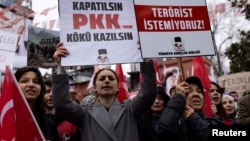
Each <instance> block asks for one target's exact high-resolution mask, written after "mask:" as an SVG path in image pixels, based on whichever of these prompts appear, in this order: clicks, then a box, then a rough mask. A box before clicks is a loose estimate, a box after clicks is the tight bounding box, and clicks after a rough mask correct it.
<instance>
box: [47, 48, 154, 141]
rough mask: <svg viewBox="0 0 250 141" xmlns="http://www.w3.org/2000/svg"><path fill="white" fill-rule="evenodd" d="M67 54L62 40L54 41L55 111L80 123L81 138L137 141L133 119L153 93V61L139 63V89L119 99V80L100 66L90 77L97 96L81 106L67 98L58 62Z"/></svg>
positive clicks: (64, 77)
mask: <svg viewBox="0 0 250 141" xmlns="http://www.w3.org/2000/svg"><path fill="white" fill-rule="evenodd" d="M67 55H69V52H68V50H67V49H66V48H65V47H64V46H63V44H62V43H60V44H58V45H57V49H56V52H55V53H54V58H55V60H56V61H57V63H58V65H59V66H58V70H57V74H55V75H53V76H52V82H53V98H54V100H55V101H54V102H55V103H54V104H55V107H56V114H58V115H60V116H61V117H63V118H65V119H66V120H68V121H70V122H72V123H74V124H76V125H78V126H79V127H81V129H82V132H81V133H82V136H81V137H82V140H83V141H112V140H117V141H130V140H131V141H139V139H138V132H137V121H138V120H139V119H140V118H141V116H142V115H143V114H144V113H145V112H146V111H147V110H148V109H149V107H150V106H151V105H152V104H153V102H154V99H155V97H156V93H157V91H156V90H157V89H156V83H155V82H156V72H155V70H154V63H153V62H152V61H149V62H142V63H141V65H140V67H141V74H142V81H141V89H140V92H139V94H138V95H137V96H136V97H135V98H134V99H133V100H129V99H128V100H126V101H124V102H123V103H120V102H119V101H118V99H117V98H116V94H117V92H118V90H119V89H118V82H119V81H118V77H117V74H116V73H115V71H114V70H112V69H110V68H103V69H100V70H99V71H98V72H97V73H96V74H95V77H94V79H93V85H94V89H95V92H96V94H97V99H96V101H95V102H94V103H93V104H87V105H86V106H82V107H81V106H80V105H79V104H76V103H74V102H72V100H70V96H69V94H68V89H69V80H68V75H67V74H65V71H63V67H62V66H60V63H59V60H60V58H61V57H66V56H67Z"/></svg>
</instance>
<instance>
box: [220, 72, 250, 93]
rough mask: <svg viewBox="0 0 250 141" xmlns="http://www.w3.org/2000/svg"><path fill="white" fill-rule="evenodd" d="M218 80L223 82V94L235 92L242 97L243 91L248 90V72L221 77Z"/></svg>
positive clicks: (249, 88)
mask: <svg viewBox="0 0 250 141" xmlns="http://www.w3.org/2000/svg"><path fill="white" fill-rule="evenodd" d="M218 79H219V82H222V81H223V80H225V82H226V83H225V93H229V92H231V91H236V92H238V93H239V94H240V95H242V94H243V93H244V92H245V91H247V90H250V72H240V73H233V74H229V75H223V76H220V77H219V78H218Z"/></svg>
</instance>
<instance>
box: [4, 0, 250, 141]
mask: <svg viewBox="0 0 250 141" xmlns="http://www.w3.org/2000/svg"><path fill="white" fill-rule="evenodd" d="M61 1H63V0H61ZM65 1H66V0H64V2H65ZM138 1H139V0H138ZM124 3H125V2H118V3H114V2H106V1H104V2H77V1H76V2H73V10H72V11H73V12H75V11H80V10H82V11H85V12H86V11H87V10H90V11H91V10H92V11H99V12H100V11H101V12H104V13H105V12H110V11H111V12H117V11H118V12H121V11H123V10H124V9H125V7H126V6H127V5H126V4H130V3H126V4H124ZM132 4H134V3H132ZM198 4H200V3H198ZM200 5H201V4H200ZM61 6H65V5H63V4H61ZM66 6H67V5H66ZM127 7H130V6H127ZM140 8H142V9H143V8H145V9H146V8H148V6H145V7H143V6H141V5H140V4H138V6H137V7H136V8H135V9H139V11H140ZM196 8H197V7H196V6H194V7H193V8H187V9H186V8H183V9H181V7H179V8H174V9H177V10H178V11H176V10H175V14H177V15H172V17H171V15H170V16H168V15H166V13H165V15H164V14H163V13H164V11H165V12H167V13H168V12H169V13H170V14H171V11H172V10H173V8H172V7H170V8H167V9H166V8H163V10H161V8H151V10H152V11H150V12H153V13H154V16H152V17H153V18H157V17H158V18H159V19H161V18H162V17H164V18H166V17H171V18H173V19H171V20H169V21H167V20H166V21H164V20H162V19H161V20H152V21H153V22H152V21H151V20H145V21H144V22H145V23H144V26H145V27H144V28H145V29H144V31H147V30H150V31H151V30H152V31H153V30H154V31H156V32H158V31H160V30H161V31H165V30H168V31H172V30H173V31H175V32H176V31H178V32H187V31H192V30H193V31H200V30H204V31H207V30H208V31H210V27H209V26H208V25H207V24H204V23H206V20H207V19H206V18H204V17H202V18H201V19H199V20H197V19H196V20H195V21H194V20H193V19H192V18H193V15H195V14H197V13H199V12H197V10H196ZM62 9H63V8H62ZM62 9H60V10H62ZM149 9H150V8H149ZM197 9H199V8H197ZM200 9H202V10H204V9H205V10H206V8H204V7H203V8H200ZM63 10H67V9H66V8H65V9H63ZM166 10H167V11H166ZM162 11H163V12H162ZM66 12H67V11H66ZM73 12H72V13H73ZM101 12H100V13H98V14H96V15H95V14H93V13H91V14H90V17H87V16H86V15H87V14H86V15H84V14H73V15H74V16H72V17H74V18H75V19H74V21H73V22H76V23H73V22H72V23H73V25H74V26H76V25H77V27H78V26H79V27H78V28H75V29H74V30H76V29H77V30H78V29H80V27H81V26H83V27H84V26H85V24H86V25H87V21H88V20H90V29H91V30H92V31H94V32H96V33H93V35H94V37H96V39H95V40H93V41H95V43H96V42H97V44H98V45H99V46H100V45H102V42H106V43H107V42H108V43H111V42H113V43H116V42H118V41H120V42H119V43H121V46H125V47H127V48H128V46H129V47H130V46H131V45H132V43H134V42H137V46H138V45H139V47H138V48H136V49H134V50H133V53H134V54H136V53H137V52H138V51H139V52H140V51H141V50H142V48H141V47H142V46H143V45H144V47H145V46H149V45H150V44H148V42H147V40H148V39H144V40H141V39H140V40H139V39H137V38H136V36H135V34H134V33H133V32H132V31H129V32H125V31H121V32H120V33H118V34H117V33H116V32H114V33H113V31H112V34H111V31H110V30H111V29H112V28H113V26H115V27H116V28H117V30H118V29H119V30H120V29H121V27H124V30H130V29H131V30H132V29H133V28H134V25H133V24H132V23H131V24H125V25H122V24H121V25H120V23H121V22H123V21H120V19H121V17H122V16H123V15H122V14H121V13H118V14H114V15H113V17H112V16H111V15H112V14H113V13H112V14H103V13H101ZM125 12H126V11H125ZM150 12H149V13H150ZM119 14H120V15H119ZM162 14H163V15H162ZM128 15H129V14H128ZM178 15H179V16H178ZM95 16H96V17H97V18H96V19H94V18H95ZM119 16H120V17H119ZM126 16H127V15H126ZM62 17H63V16H62ZM66 17H67V16H66ZM152 17H151V18H152ZM178 17H185V18H190V19H188V20H186V21H185V20H181V21H180V22H183V23H184V21H185V23H186V24H185V27H184V26H182V25H181V24H179V23H178V22H176V21H177V20H176V19H178ZM78 18H79V19H78ZM88 18H89V19H88ZM91 18H92V20H93V19H94V20H93V21H91ZM102 18H103V19H105V20H104V21H105V22H103V21H102ZM129 18H130V17H129ZM129 18H128V19H129ZM174 18H176V19H174ZM203 18H204V19H203ZM82 19H84V20H86V21H85V22H86V23H84V22H82V21H81V20H82ZM64 20H65V21H66V19H64ZM134 20H135V19H134ZM172 20H176V21H175V22H173V21H172ZM178 20H179V19H178ZM125 21H126V20H125ZM142 21H143V20H141V22H142ZM91 22H92V24H91ZM109 22H110V23H109ZM151 22H152V23H155V24H154V25H155V26H156V27H154V26H152V25H151V24H152V23H151ZM158 22H159V23H169V25H170V23H172V26H173V27H171V26H169V27H168V26H165V28H161V29H157V28H160V27H162V25H160V24H159V27H157V25H158V24H156V23H158ZM72 23H71V24H72ZM103 23H105V24H103ZM173 23H175V24H178V26H180V27H178V26H177V25H174V24H173ZM195 23H197V25H198V24H199V25H201V26H200V27H199V26H196V24H195ZM62 24H65V25H66V24H68V23H67V22H65V23H62ZM189 25H193V27H192V28H191V26H189ZM99 26H100V27H101V28H100V29H105V28H106V29H105V30H107V31H106V32H107V33H105V30H102V32H103V33H101V32H100V33H99V31H98V32H97V31H96V29H98V28H99ZM125 27H126V28H125ZM149 27H150V28H149ZM166 27H168V29H166ZM195 27H197V28H195ZM140 28H142V26H141V27H140ZM151 28H152V29H151ZM175 28H176V29H175ZM98 30H99V29H98ZM140 30H141V29H139V31H140ZM157 30H158V31H157ZM62 31H63V32H64V33H63V32H62V33H61V35H64V34H65V35H67V38H70V37H72V39H71V38H70V39H71V40H68V42H70V43H72V44H73V45H76V46H77V45H79V44H78V43H79V42H80V41H82V42H83V39H84V37H85V35H89V36H90V37H91V35H92V34H91V32H86V34H85V33H80V31H79V34H76V32H73V33H70V32H68V31H67V32H66V31H65V30H62ZM72 31H73V30H72ZM72 31H71V32H72ZM100 31H101V30H100ZM109 32H110V33H109ZM34 33H35V32H34ZM116 34H117V35H123V34H124V35H129V36H126V37H129V38H125V37H124V38H123V37H121V36H119V37H121V38H116V36H117V35H116ZM136 34H137V33H136ZM205 34H207V32H206V33H205ZM209 34H210V33H209ZM69 35H70V36H69ZM71 35H72V36H71ZM74 35H75V36H74ZM76 35H79V37H78V36H76ZM95 35H100V36H95ZM202 35H204V34H202ZM44 36H47V34H45V35H44ZM188 36H189V35H188ZM190 36H192V35H190ZM196 36H197V35H196ZM198 36H199V35H198ZM74 37H77V40H75V38H74ZM97 37H98V38H97ZM142 37H143V36H142ZM144 37H145V36H144ZM205 37H207V36H205ZM209 37H210V36H209ZM78 38H79V40H78ZM109 38H110V40H109ZM167 38H168V37H167ZM194 38H196V37H194ZM60 39H62V37H61V38H60ZM60 39H59V37H53V38H52V37H50V38H44V37H42V38H41V39H40V40H38V39H37V40H38V41H39V42H37V43H36V42H33V41H30V40H29V41H28V42H27V44H28V47H29V54H28V58H29V60H30V61H29V64H28V65H27V66H22V67H20V68H17V69H16V71H15V72H14V73H13V75H12V71H10V70H9V68H8V67H6V72H5V78H4V81H3V84H2V86H1V94H0V140H1V141H2V140H4V141H15V140H18V141H24V139H26V140H25V141H167V140H171V141H209V140H210V137H211V136H248V132H247V130H249V131H250V103H249V101H250V90H247V91H245V92H244V93H239V92H237V91H229V92H228V91H226V90H225V80H212V79H210V78H209V76H208V75H207V73H204V72H206V69H205V68H203V66H204V62H203V61H200V62H199V63H201V64H199V65H200V68H199V69H200V70H202V71H204V72H203V73H202V74H203V75H201V74H199V73H197V72H195V71H196V70H195V69H194V70H193V71H194V72H193V74H192V75H189V76H184V74H183V70H182V69H183V68H179V70H180V71H179V70H178V71H179V73H178V76H176V74H177V70H176V69H172V70H171V69H170V70H168V71H167V72H162V73H163V74H162V77H159V72H158V71H159V70H158V66H157V65H156V64H155V63H156V62H157V57H142V58H141V59H142V61H138V60H137V59H138V58H136V57H134V58H133V57H132V58H131V60H132V59H134V60H133V61H132V62H136V61H138V62H137V63H138V64H139V68H140V69H139V70H140V72H139V73H140V80H139V83H138V88H136V93H135V95H133V97H132V96H130V95H129V92H130V90H128V88H127V87H126V86H124V85H125V84H124V83H123V81H124V80H123V79H124V78H122V77H121V76H124V74H120V72H118V71H117V70H114V69H112V68H111V67H103V68H99V69H98V70H96V71H95V72H93V76H92V78H91V80H90V81H89V82H88V85H89V86H88V87H83V88H81V89H80V90H79V89H76V88H75V87H74V86H73V85H72V84H71V83H70V76H69V73H68V72H67V67H68V66H70V65H68V64H67V63H70V60H67V59H68V58H70V57H72V56H74V55H75V54H74V55H72V54H73V52H74V51H75V50H77V51H75V52H74V53H79V51H78V49H77V48H74V49H72V48H70V49H69V48H68V47H67V45H69V46H70V45H72V44H69V43H65V40H61V41H60ZM97 39H98V40H97ZM186 39H187V38H186ZM182 40H185V38H181V37H179V36H174V37H173V42H174V43H170V44H171V45H172V44H173V48H171V49H172V50H174V51H171V49H169V48H168V49H169V50H159V52H156V53H155V54H157V55H158V56H160V57H162V56H163V55H170V56H171V55H172V56H173V58H178V57H180V56H182V55H184V56H185V55H187V56H188V57H193V56H192V55H195V57H197V56H198V57H197V58H199V59H201V60H202V57H203V56H204V55H206V54H205V53H204V50H203V49H196V48H191V49H187V48H184V44H183V41H182ZM198 40H199V39H198ZM208 40H209V39H208ZM78 41H79V42H78ZM88 41H89V42H90V41H91V40H88ZM139 41H140V43H138V42H139ZM76 42H77V43H76ZM82 42H81V46H80V47H82V46H84V45H85V44H83V43H82ZM100 42H101V44H99V43H100ZM124 42H129V44H126V45H124V44H122V43H124ZM164 42H165V37H164ZM85 43H86V45H90V44H87V42H85ZM106 43H105V44H106ZM108 43H107V44H108ZM119 43H117V44H115V45H120V44H119ZM160 43H161V42H160V41H159V44H160ZM194 44H195V43H194ZM197 44H198V42H197ZM211 44H212V42H211ZM94 45H96V44H91V45H90V47H91V49H90V52H88V53H86V52H84V51H83V52H84V53H86V55H90V56H91V55H93V52H91V51H96V54H98V55H96V56H94V55H93V56H94V57H96V58H94V57H92V56H91V57H92V58H91V57H89V56H88V57H86V58H85V59H84V61H85V63H86V62H88V59H89V60H91V61H92V60H94V61H98V63H99V64H101V63H103V64H105V63H107V64H109V63H110V62H109V61H110V60H112V59H113V58H112V57H113V56H108V55H109V54H112V53H113V52H112V51H113V50H112V51H111V49H110V48H109V50H108V49H107V48H105V47H106V46H104V47H102V46H101V47H100V48H98V49H96V50H94V49H93V48H94V47H93V46H94ZM108 45H110V44H108ZM164 46H165V45H164ZM167 46H168V45H167ZM191 46H192V45H191ZM207 46H209V44H208V45H207ZM71 47H72V46H71ZM74 47H75V46H74ZM78 47H79V46H78ZM88 47H89V46H88ZM125 47H124V48H125ZM157 47H158V45H157ZM157 47H156V48H157ZM160 47H161V46H160V45H159V48H160ZM82 48H84V47H82ZM86 48H87V47H86ZM204 48H206V47H204ZM144 49H145V48H144ZM147 49H148V48H147ZM128 50H130V49H128ZM151 50H154V48H153V49H152V48H149V49H148V50H146V51H145V50H144V52H143V53H145V52H146V53H147V52H151ZM155 50H156V49H155ZM208 50H209V49H208ZM209 51H211V52H212V53H211V54H213V51H214V50H212V49H210V50H209ZM127 52H128V51H127ZM127 52H126V53H127ZM131 52H132V51H131ZM152 52H153V51H152ZM133 53H132V55H134V54H133ZM146 53H145V54H146ZM202 53H203V54H202ZM79 54H80V56H81V57H82V56H84V55H82V52H80V53H79ZM79 54H78V55H79ZM145 54H144V55H145ZM199 54H200V55H199ZM115 55H116V57H117V58H115V59H120V58H122V57H121V56H120V54H119V53H117V54H115ZM122 55H124V52H123V54H122ZM146 55H148V54H146ZM161 55H162V56H161ZM124 56H129V55H124ZM134 56H136V55H134ZM149 56H150V55H149ZM74 57H76V58H77V60H81V58H78V57H79V56H78V57H77V56H74ZM140 57H141V56H140ZM40 58H43V60H47V61H49V62H53V63H54V64H55V66H53V72H52V73H51V74H46V75H43V74H42V72H41V71H40V70H39V64H42V61H40V60H39V59H40ZM90 58H91V59H90ZM93 58H94V59H93ZM127 58H129V57H127ZM129 59H130V58H129ZM113 60H114V59H113ZM119 61H121V60H119ZM122 61H124V60H122ZM62 62H63V63H64V64H63V63H62ZM72 63H76V62H74V61H72ZM180 63H181V62H180ZM65 64H67V65H65ZM90 64H91V63H90ZM111 64H112V62H111ZM114 64H119V65H120V64H122V63H114ZM72 66H77V65H76V64H73V65H72ZM179 67H180V66H179ZM121 72H122V71H121ZM164 73H165V74H164ZM173 75H175V77H176V78H177V81H176V84H174V85H172V86H171V88H170V89H169V88H167V83H169V81H167V80H168V78H169V77H171V76H173ZM17 97H19V98H17ZM13 103H14V104H13ZM16 103H19V105H18V106H17V105H16ZM23 105H24V106H23ZM19 106H20V107H19ZM18 108H19V109H18ZM17 109H18V110H19V111H18V110H17ZM20 111H22V112H21V114H19V113H20ZM24 111H25V112H24ZM20 115H21V117H20ZM22 116H23V118H22ZM20 119H22V120H20ZM10 121H14V124H9V123H10ZM22 126H23V127H22ZM24 126H25V127H24ZM241 126H244V127H247V126H249V129H248V128H247V129H246V128H244V129H242V130H241V128H239V129H238V128H237V127H241ZM14 127H15V128H14ZM228 128H231V129H230V130H228ZM24 129H26V130H24ZM232 129H234V131H232ZM27 130H28V131H27ZM239 130H240V131H239ZM227 131H229V132H227ZM25 132H29V134H26V133H25ZM249 136H250V135H249Z"/></svg>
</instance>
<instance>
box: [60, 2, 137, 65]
mask: <svg viewBox="0 0 250 141" xmlns="http://www.w3.org/2000/svg"><path fill="white" fill-rule="evenodd" d="M59 9H60V29H61V31H60V40H61V41H62V42H63V43H64V45H65V47H67V49H68V50H69V52H70V55H69V56H67V57H66V58H62V65H64V66H75V65H93V64H116V63H131V62H141V61H142V58H141V51H140V50H138V44H137V42H138V41H139V38H138V31H137V25H136V18H135V13H134V2H133V0H126V1H124V0H109V1H106V0H94V1H93V0H75V1H69V0H60V1H59Z"/></svg>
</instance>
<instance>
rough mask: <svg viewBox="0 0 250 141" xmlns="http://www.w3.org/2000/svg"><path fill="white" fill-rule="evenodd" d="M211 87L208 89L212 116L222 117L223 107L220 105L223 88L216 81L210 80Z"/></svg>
mask: <svg viewBox="0 0 250 141" xmlns="http://www.w3.org/2000/svg"><path fill="white" fill-rule="evenodd" d="M210 83H211V87H210V89H209V94H210V99H211V103H212V112H213V115H214V116H217V117H220V118H222V117H223V107H222V103H221V101H222V94H223V93H224V91H225V89H224V88H221V87H220V85H219V84H218V83H216V82H213V81H211V82H210Z"/></svg>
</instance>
